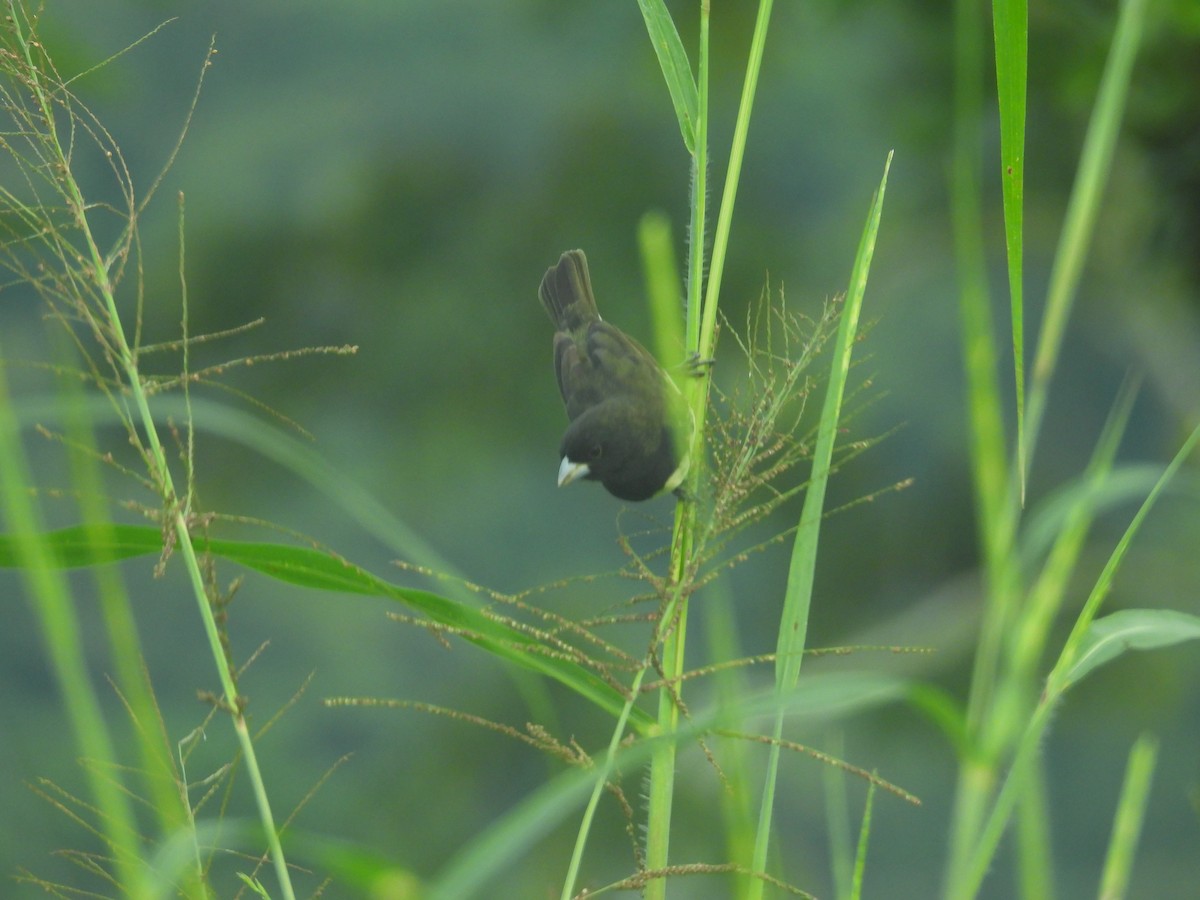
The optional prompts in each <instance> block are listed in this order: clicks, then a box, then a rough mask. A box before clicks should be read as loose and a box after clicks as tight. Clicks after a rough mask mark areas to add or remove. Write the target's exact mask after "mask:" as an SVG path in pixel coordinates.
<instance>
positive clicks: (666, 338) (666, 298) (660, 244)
mask: <svg viewBox="0 0 1200 900" xmlns="http://www.w3.org/2000/svg"><path fill="white" fill-rule="evenodd" d="M638 247H639V248H640V250H641V253H642V271H643V272H645V274H646V300H647V302H648V303H649V304H650V315H651V318H652V320H653V322H654V346H655V349H656V350H657V351H658V352H657V353H656V354H655V355H656V356H657V357H658V359H659V360H660V361H661V362H662V364H663V365H664V366H665V367H666V368H667V369H668V370H670V369H673V368H675V367H677V366H679V365H680V364H681V363H682V362H683V361H684V338H683V282H682V281H681V280H680V277H679V266H678V264H677V263H676V260H675V249H674V246H673V244H672V243H671V223H670V220H668V219H667V217H666V216H665V215H663V214H662V213H660V212H648V213H646V214H645V215H644V216H642V218H641V221H640V222H638Z"/></svg>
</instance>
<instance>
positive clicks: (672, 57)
mask: <svg viewBox="0 0 1200 900" xmlns="http://www.w3.org/2000/svg"><path fill="white" fill-rule="evenodd" d="M638 6H639V7H640V8H641V10H642V18H643V19H645V20H646V32H647V33H648V34H649V35H650V43H652V44H653V45H654V54H655V55H656V56H657V57H658V64H659V65H660V66H661V67H662V73H663V80H664V81H665V82H666V83H667V90H669V91H670V92H671V102H672V103H673V104H674V105H675V115H676V117H677V118H678V119H679V131H680V132H681V133H682V135H683V144H684V146H685V147H687V151H688V153H694V152H695V150H696V111H697V109H698V108H699V106H700V102H699V92H698V91H697V89H696V81H695V79H694V78H692V66H691V64H690V63H689V62H688V58H687V51H686V50H684V49H683V41H681V40H680V39H679V32H678V31H677V30H676V28H675V22H674V21H673V20H672V19H671V13H670V12H669V11H668V10H667V5H666V4H665V3H664V2H663V0H638Z"/></svg>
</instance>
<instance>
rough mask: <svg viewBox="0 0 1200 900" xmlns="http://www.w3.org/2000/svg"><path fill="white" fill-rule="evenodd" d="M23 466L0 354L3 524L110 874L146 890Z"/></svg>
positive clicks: (75, 630) (67, 598)
mask: <svg viewBox="0 0 1200 900" xmlns="http://www.w3.org/2000/svg"><path fill="white" fill-rule="evenodd" d="M31 484H32V481H31V479H30V474H29V467H28V464H27V462H26V460H25V455H24V451H23V449H22V447H21V441H20V426H19V423H18V422H17V420H16V417H15V416H14V414H13V407H12V403H11V401H10V399H9V395H8V385H7V378H6V376H5V367H4V363H3V360H2V359H0V502H2V504H3V506H2V510H3V514H4V519H5V520H6V522H7V528H8V530H9V531H10V532H11V533H12V535H13V537H14V538H15V540H16V546H17V553H18V560H19V564H20V569H21V575H22V578H23V580H24V582H25V588H26V592H27V593H28V596H29V601H30V606H31V607H32V609H33V612H34V614H35V615H36V616H37V617H38V620H39V623H40V625H41V629H42V635H43V637H44V639H45V642H46V655H47V656H48V657H49V659H50V663H51V666H52V668H53V670H54V674H55V677H56V678H57V679H58V684H59V688H60V690H61V691H62V694H63V700H64V702H65V704H66V708H67V716H68V719H69V720H70V723H71V728H72V731H73V732H74V735H75V746H76V747H77V748H78V750H79V753H80V755H82V756H83V757H84V758H86V759H87V760H88V765H87V767H86V769H87V773H88V781H89V783H90V785H91V791H92V796H93V797H94V798H95V802H96V807H97V809H98V810H99V811H100V813H101V815H100V826H99V827H100V831H101V833H102V835H103V837H104V840H105V842H106V843H107V844H108V849H109V852H110V853H111V854H112V858H113V861H114V863H115V866H116V871H115V872H114V873H113V874H114V877H115V878H116V879H117V882H118V884H119V886H120V888H121V890H123V891H124V892H126V893H127V894H128V895H129V896H131V897H135V898H139V900H141V898H148V897H150V896H151V895H152V894H151V888H150V883H151V882H150V873H149V870H148V869H147V868H146V865H145V863H144V861H143V859H142V856H141V846H140V838H139V836H138V830H137V821H136V819H135V818H134V814H133V809H132V808H131V806H130V803H129V797H128V796H127V795H126V793H125V791H124V788H123V786H122V785H121V783H120V780H119V779H118V778H117V777H114V773H116V772H118V771H119V770H118V767H117V764H116V756H115V754H114V752H113V745H112V738H111V737H110V736H109V732H108V726H107V725H106V723H105V721H104V714H103V712H102V711H101V708H100V701H99V699H98V698H97V697H96V693H95V691H94V690H93V688H92V683H91V680H90V678H89V676H88V672H87V666H86V654H85V653H84V648H83V641H82V639H81V637H80V633H79V622H78V620H77V619H76V616H75V610H74V607H73V605H72V599H71V589H70V587H69V586H68V584H67V580H66V577H65V575H64V574H63V572H62V571H61V569H59V568H57V567H56V566H55V565H54V563H53V561H52V560H51V556H50V554H51V551H50V549H49V548H48V547H47V546H46V543H45V541H44V540H43V539H42V538H41V535H42V534H43V533H44V531H45V529H44V528H43V526H42V522H41V515H40V513H39V511H38V509H37V507H36V505H35V504H34V502H33V498H32V496H31V494H30V491H29V486H30V485H31Z"/></svg>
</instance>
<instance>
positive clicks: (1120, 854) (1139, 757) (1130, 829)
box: [1100, 734, 1158, 900]
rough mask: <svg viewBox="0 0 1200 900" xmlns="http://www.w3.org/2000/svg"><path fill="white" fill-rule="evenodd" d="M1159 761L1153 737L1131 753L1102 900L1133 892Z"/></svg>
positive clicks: (1140, 742)
mask: <svg viewBox="0 0 1200 900" xmlns="http://www.w3.org/2000/svg"><path fill="white" fill-rule="evenodd" d="M1157 759H1158V740H1157V739H1155V738H1154V737H1153V736H1152V735H1149V734H1143V735H1141V736H1140V737H1139V738H1138V739H1137V741H1136V742H1135V743H1134V745H1133V748H1132V749H1131V750H1130V751H1129V763H1128V764H1127V765H1126V767H1125V783H1124V784H1123V785H1122V786H1121V799H1120V801H1119V802H1118V804H1117V814H1116V816H1115V817H1114V818H1113V829H1112V837H1111V838H1110V839H1109V844H1108V854H1107V855H1106V857H1105V860H1104V875H1103V876H1102V878H1101V879H1100V900H1120V898H1121V897H1124V896H1125V894H1126V891H1127V890H1128V889H1129V876H1130V874H1131V873H1132V871H1133V857H1134V853H1135V852H1136V851H1137V845H1138V839H1139V837H1140V836H1141V833H1142V825H1143V824H1144V823H1145V820H1146V803H1147V802H1148V801H1149V799H1150V783H1151V781H1152V780H1153V778H1154V766H1155V763H1156V761H1157Z"/></svg>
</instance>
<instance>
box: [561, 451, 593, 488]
mask: <svg viewBox="0 0 1200 900" xmlns="http://www.w3.org/2000/svg"><path fill="white" fill-rule="evenodd" d="M589 471H590V470H589V469H588V467H587V463H575V462H571V460H569V459H567V458H566V457H565V456H564V457H563V461H562V465H561V466H559V467H558V486H559V487H566V486H567V485H568V484H570V483H571V482H572V481H575V480H576V479H579V478H583V477H585V476H586V475H587V474H588V472H589Z"/></svg>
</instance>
